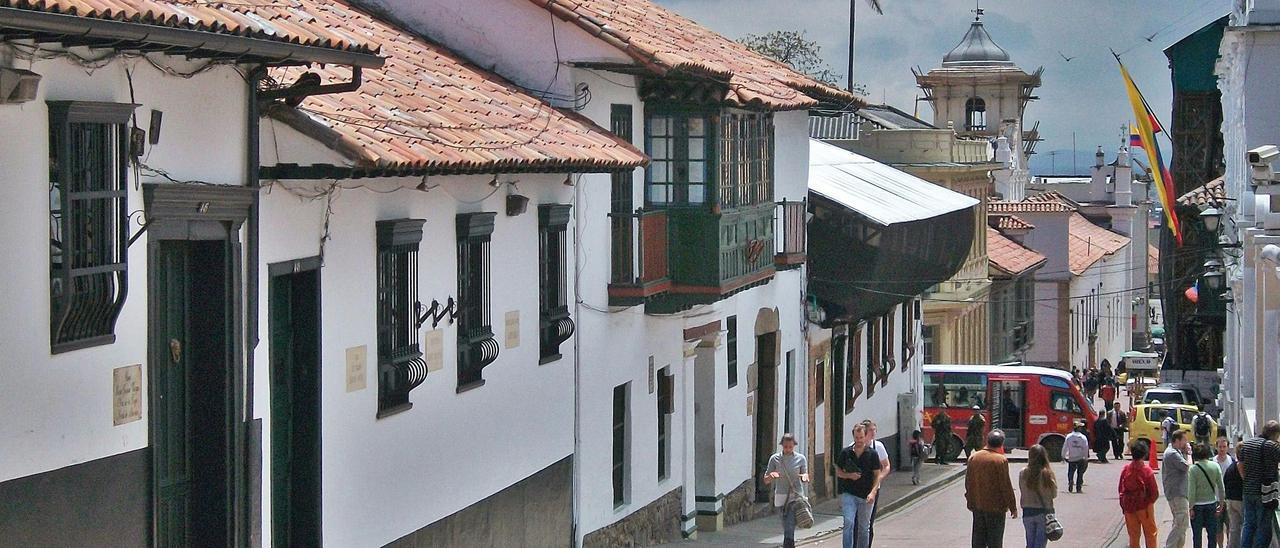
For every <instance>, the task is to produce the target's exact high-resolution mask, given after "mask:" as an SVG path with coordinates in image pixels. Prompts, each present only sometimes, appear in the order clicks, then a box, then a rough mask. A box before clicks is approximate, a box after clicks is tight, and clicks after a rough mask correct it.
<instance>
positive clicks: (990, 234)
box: [987, 227, 1047, 276]
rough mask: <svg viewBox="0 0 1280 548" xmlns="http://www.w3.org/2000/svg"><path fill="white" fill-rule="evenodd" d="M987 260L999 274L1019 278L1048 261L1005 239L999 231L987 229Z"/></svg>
mask: <svg viewBox="0 0 1280 548" xmlns="http://www.w3.org/2000/svg"><path fill="white" fill-rule="evenodd" d="M987 260H988V261H989V263H990V265H991V268H993V269H995V271H996V273H997V274H1001V275H1004V276H1017V275H1019V274H1022V273H1024V272H1026V271H1028V270H1031V269H1033V268H1036V267H1038V266H1040V265H1043V264H1044V263H1045V261H1046V260H1047V259H1046V258H1045V256H1044V255H1041V254H1039V253H1036V252H1035V251H1032V250H1030V249H1027V248H1026V247H1023V246H1022V244H1019V243H1018V242H1015V241H1013V240H1011V239H1009V238H1007V237H1005V235H1004V234H1001V233H1000V231H999V230H996V229H994V228H990V227H987Z"/></svg>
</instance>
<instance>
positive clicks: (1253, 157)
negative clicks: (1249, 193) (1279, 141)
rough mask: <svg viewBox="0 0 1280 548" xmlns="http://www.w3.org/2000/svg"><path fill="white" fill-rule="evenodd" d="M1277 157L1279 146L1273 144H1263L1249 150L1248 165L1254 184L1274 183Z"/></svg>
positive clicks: (1279, 156) (1278, 156) (1279, 154)
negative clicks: (1250, 168) (1250, 167)
mask: <svg viewBox="0 0 1280 548" xmlns="http://www.w3.org/2000/svg"><path fill="white" fill-rule="evenodd" d="M1277 159H1280V148H1277V147H1276V146H1275V145H1263V146H1260V147H1258V148H1255V149H1253V150H1250V151H1249V165H1250V166H1252V174H1251V175H1250V179H1251V181H1252V183H1253V185H1254V186H1269V185H1273V184H1276V179H1277V177H1276V176H1277V175H1278V174H1277V173H1276V167H1277V166H1275V162H1276V160H1277Z"/></svg>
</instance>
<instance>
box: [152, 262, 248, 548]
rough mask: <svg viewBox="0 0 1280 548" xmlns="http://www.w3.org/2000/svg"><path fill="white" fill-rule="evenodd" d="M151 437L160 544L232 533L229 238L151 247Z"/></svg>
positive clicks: (206, 540) (210, 541)
mask: <svg viewBox="0 0 1280 548" xmlns="http://www.w3.org/2000/svg"><path fill="white" fill-rule="evenodd" d="M151 253H152V255H151V260H150V268H151V284H150V298H151V312H150V313H151V317H150V318H149V321H148V323H149V331H150V332H149V343H148V344H149V346H150V348H149V352H148V353H149V356H150V360H149V364H148V373H149V376H150V385H151V400H150V401H151V412H150V416H151V420H150V436H151V449H152V475H153V478H152V481H153V496H154V515H153V517H154V535H155V544H156V546H162V547H168V546H174V547H183V546H227V545H228V543H229V542H230V539H231V510H230V509H231V501H232V496H233V495H232V492H231V489H230V487H231V481H230V477H229V473H230V465H229V463H230V462H231V448H230V446H229V442H230V439H231V436H230V434H229V431H230V427H231V413H230V411H229V410H230V404H231V402H230V398H229V397H228V394H229V389H230V386H229V378H230V376H229V373H230V371H229V369H230V364H231V348H230V344H229V341H230V340H231V330H230V325H231V324H230V317H229V313H228V312H229V305H228V303H229V297H230V287H229V283H228V281H229V276H228V274H229V272H228V269H227V253H228V248H227V243H226V242H225V241H172V240H161V241H157V242H153V243H152V247H151Z"/></svg>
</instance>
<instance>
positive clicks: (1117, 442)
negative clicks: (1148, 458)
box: [1107, 402, 1129, 460]
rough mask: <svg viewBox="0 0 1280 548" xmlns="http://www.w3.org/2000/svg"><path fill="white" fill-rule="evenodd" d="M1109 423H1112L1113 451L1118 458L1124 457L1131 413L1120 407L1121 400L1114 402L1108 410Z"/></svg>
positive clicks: (1113, 454)
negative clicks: (1125, 437) (1125, 438)
mask: <svg viewBox="0 0 1280 548" xmlns="http://www.w3.org/2000/svg"><path fill="white" fill-rule="evenodd" d="M1107 423H1109V424H1110V425H1111V452H1112V456H1113V457H1115V459H1116V460H1122V459H1124V445H1125V441H1124V435H1125V433H1126V432H1128V431H1129V414H1128V413H1125V412H1124V410H1123V409H1120V402H1112V403H1111V410H1110V411H1108V412H1107Z"/></svg>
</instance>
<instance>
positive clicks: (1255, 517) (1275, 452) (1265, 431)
mask: <svg viewBox="0 0 1280 548" xmlns="http://www.w3.org/2000/svg"><path fill="white" fill-rule="evenodd" d="M1277 440H1280V422H1276V421H1274V420H1269V421H1267V423H1266V425H1265V426H1263V427H1262V435H1260V436H1258V437H1256V438H1251V439H1248V440H1245V441H1244V442H1242V443H1241V444H1240V445H1239V447H1238V448H1237V449H1236V466H1237V467H1239V468H1240V477H1241V478H1243V479H1244V488H1243V490H1242V491H1241V494H1242V495H1243V496H1242V499H1243V500H1242V504H1241V508H1242V514H1243V515H1244V519H1243V523H1244V525H1242V526H1241V528H1240V548H1262V547H1265V546H1268V545H1270V544H1271V536H1272V531H1273V530H1274V529H1275V510H1276V496H1277V493H1276V487H1277V486H1276V475H1277V473H1276V470H1277V466H1278V465H1280V443H1276V442H1277Z"/></svg>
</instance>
